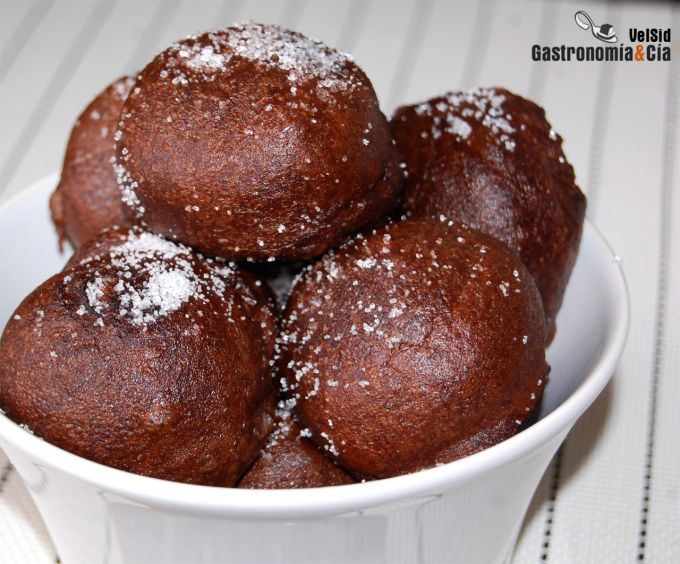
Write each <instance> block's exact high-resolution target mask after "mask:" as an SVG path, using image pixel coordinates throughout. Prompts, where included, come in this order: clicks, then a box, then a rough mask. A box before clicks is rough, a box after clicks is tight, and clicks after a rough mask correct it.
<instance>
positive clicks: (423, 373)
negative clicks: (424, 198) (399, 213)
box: [279, 220, 548, 478]
mask: <svg viewBox="0 0 680 564" xmlns="http://www.w3.org/2000/svg"><path fill="white" fill-rule="evenodd" d="M543 330H544V319H543V310H542V305H541V299H540V296H539V294H538V291H537V290H536V287H535V284H534V282H533V280H532V278H531V276H530V275H529V273H528V271H527V270H526V268H525V267H524V265H523V264H522V262H521V261H520V260H519V258H517V257H516V255H515V254H514V253H511V252H510V251H509V250H508V249H507V248H506V246H505V245H503V244H502V243H500V242H499V241H497V240H496V239H493V238H492V237H490V236H488V235H484V234H482V233H480V232H478V231H475V230H472V229H469V228H467V227H463V226H461V225H459V224H455V223H453V222H450V221H449V222H434V221H430V220H406V221H402V222H399V223H395V224H390V225H388V226H386V227H385V228H384V229H382V230H379V231H374V232H372V233H371V234H369V235H367V236H359V237H358V238H355V239H353V240H351V241H350V242H349V243H347V244H345V245H344V246H343V247H342V248H340V249H339V250H338V251H336V252H331V253H329V254H328V255H326V256H325V257H324V258H323V259H322V260H320V261H318V262H317V263H316V264H315V265H314V266H312V267H311V268H310V269H308V270H307V271H306V272H305V274H304V275H303V276H302V278H301V279H300V281H299V282H298V283H297V284H296V285H295V286H294V288H293V291H292V293H291V296H290V298H289V301H288V308H287V311H286V316H285V318H284V320H283V327H282V334H281V337H280V344H281V358H280V367H279V368H280V372H281V377H282V378H284V380H283V387H284V389H285V390H287V393H288V394H289V396H290V397H291V399H293V400H296V402H297V405H296V407H295V410H296V417H297V419H298V421H299V423H300V425H301V426H305V427H308V428H309V429H310V431H311V439H312V440H313V441H315V442H316V443H317V445H318V446H319V447H320V448H322V449H325V450H326V451H327V452H329V453H330V454H331V455H332V456H333V458H334V460H335V461H336V462H337V463H338V465H340V466H341V467H343V468H345V469H346V470H348V471H350V472H352V473H353V474H355V475H358V476H363V477H366V478H386V477H389V476H394V475H398V474H404V473H407V472H413V471H416V470H420V469H423V468H428V467H431V466H434V465H436V464H438V463H445V462H450V461H452V460H455V459H458V458H461V457H463V456H466V455H468V454H472V453H474V452H477V451H479V450H482V449H484V448H486V447H489V446H492V445H494V444H496V443H498V442H499V441H502V440H504V439H506V438H508V437H511V436H512V435H514V434H516V433H517V432H518V431H519V430H520V429H521V428H522V425H523V424H524V422H525V421H526V420H527V419H528V418H529V417H530V416H531V414H532V413H533V412H534V411H535V408H536V406H537V405H538V403H539V402H540V399H541V396H542V392H543V388H544V385H545V383H546V378H547V373H548V366H547V365H546V362H545V354H544V349H543V342H544V333H543Z"/></svg>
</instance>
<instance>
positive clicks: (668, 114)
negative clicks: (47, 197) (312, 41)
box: [0, 0, 680, 564]
mask: <svg viewBox="0 0 680 564" xmlns="http://www.w3.org/2000/svg"><path fill="white" fill-rule="evenodd" d="M579 9H586V10H587V11H588V12H589V13H590V14H591V15H592V16H593V18H594V19H595V20H596V21H598V22H607V23H611V24H613V25H614V27H615V28H616V29H617V30H618V31H619V33H620V41H627V33H628V28H630V27H636V28H644V27H653V28H667V27H671V28H672V33H673V42H672V52H673V53H672V57H673V62H672V63H668V62H645V63H597V62H589V63H585V62H580V63H579V62H571V63H553V62H551V63H538V62H533V61H532V60H531V45H533V44H535V43H539V44H561V43H566V44H575V45H582V44H588V41H589V40H590V41H591V43H592V38H589V37H588V36H586V33H589V32H584V31H583V30H581V29H579V28H578V27H577V26H576V25H575V23H574V13H575V11H577V10H579ZM237 20H255V21H264V22H278V23H281V24H283V25H286V26H288V27H292V28H294V29H297V30H299V31H302V32H304V33H307V34H309V35H312V36H314V37H318V38H320V39H323V40H324V41H326V42H327V43H329V44H330V45H333V46H336V47H338V48H339V49H341V50H344V51H349V52H351V53H353V54H354V55H355V58H356V60H357V61H358V62H359V64H360V65H361V66H362V67H363V68H364V70H365V71H366V72H367V74H368V76H369V77H370V78H371V79H372V81H373V83H374V85H375V88H376V90H377V92H378V94H379V96H380V99H381V102H382V104H383V109H384V111H385V112H386V113H387V114H388V115H389V114H391V112H392V111H393V110H394V108H395V107H396V106H397V105H399V104H401V103H407V102H408V103H412V102H416V101H420V100H423V99H426V98H428V97H431V96H434V95H437V94H440V93H443V92H445V91H447V90H451V89H461V88H468V87H471V86H474V85H487V86H488V85H502V86H505V87H507V88H509V89H511V90H514V91H515V92H517V93H519V94H522V95H525V96H528V97H530V98H533V99H534V100H536V101H537V102H538V103H540V104H541V105H543V106H544V107H545V108H546V111H547V114H548V118H549V119H550V121H551V122H552V124H553V126H554V128H555V129H556V130H557V131H559V132H560V134H561V135H562V136H563V137H564V138H565V151H566V153H567V155H568V157H569V159H570V161H571V162H572V164H573V165H574V168H575V169H576V174H577V179H578V182H579V184H580V186H581V187H582V189H583V190H584V191H585V192H586V193H587V195H588V199H589V209H588V215H589V216H590V219H591V220H592V221H593V222H594V224H595V225H596V226H597V227H598V229H599V230H601V231H602V232H603V234H604V235H605V237H606V238H607V239H608V240H609V242H610V243H611V244H612V246H613V247H614V249H616V251H617V252H618V254H619V255H620V256H621V258H622V263H623V267H624V270H625V272H626V275H627V279H628V284H629V287H630V294H631V302H632V326H631V331H630V335H629V339H628V345H627V348H626V351H625V353H624V355H623V359H622V361H621V363H620V366H619V369H618V370H617V373H616V375H615V377H614V378H613V381H612V383H611V384H610V385H609V386H608V387H607V389H606V390H605V392H604V393H603V394H602V396H601V397H600V398H599V399H598V400H597V402H596V403H595V404H594V405H593V406H592V408H591V409H590V410H589V411H588V412H587V413H586V414H585V415H584V416H583V417H582V419H581V420H580V421H579V423H578V424H577V425H576V427H575V428H574V430H573V431H572V433H571V434H570V436H569V437H568V439H567V441H566V443H565V444H564V446H563V447H562V449H561V450H560V451H559V453H558V454H557V456H556V457H555V460H554V461H553V463H552V465H551V466H550V468H549V469H548V471H547V472H546V474H545V476H544V479H543V481H542V482H541V485H540V486H539V488H538V490H537V492H536V495H535V497H534V500H533V503H532V505H531V508H530V510H529V513H528V515H527V517H526V520H525V524H524V528H523V531H522V534H521V537H520V539H519V543H518V546H517V549H516V552H515V557H514V562H515V564H525V563H538V562H557V563H565V564H567V563H581V562H593V563H622V562H633V561H640V560H646V561H649V562H660V563H665V562H679V561H680V441H679V439H678V432H679V431H680V408H679V406H680V374H678V366H679V365H680V347H679V344H680V170H679V167H680V143H679V140H678V129H679V113H678V104H679V102H680V83H679V80H680V77H679V76H678V75H679V71H680V69H679V65H678V61H680V47H679V45H680V44H679V42H678V40H677V34H680V9H679V8H678V7H677V4H675V5H674V4H671V3H648V2H633V3H614V2H610V3H598V2H585V1H581V2H576V3H572V2H568V1H550V0H545V1H544V2H539V1H530V0H505V1H500V0H496V1H494V0H482V1H479V2H451V1H447V0H437V1H419V2H418V1H387V0H384V1H380V0H372V1H371V0H355V1H347V0H339V1H338V0H335V1H330V0H329V1H311V0H310V1H304V0H287V1H283V0H270V1H250V2H246V1H219V2H218V1H214V0H201V1H190V0H185V1H172V0H170V1H161V0H148V1H131V0H118V1H111V0H100V1H98V2H86V1H80V2H78V1H70V0H30V1H11V0H10V1H8V0H0V204H1V203H2V202H5V201H6V200H7V199H9V198H11V197H12V196H13V195H14V194H17V193H18V192H20V191H21V190H22V189H23V188H25V187H26V186H28V185H29V184H30V183H32V182H33V181H35V180H37V179H39V178H41V177H43V176H45V175H47V174H48V173H50V172H53V171H55V170H57V169H58V168H59V167H60V165H61V159H62V157H63V152H64V147H65V144H66V141H67V139H68V135H69V131H70V128H71V126H72V125H73V122H74V120H75V118H76V117H77V115H78V114H79V113H80V112H81V111H82V109H83V108H84V107H85V106H86V105H87V103H88V102H89V100H90V99H91V98H92V97H93V96H94V95H95V94H96V93H97V92H98V91H100V90H101V89H102V88H103V87H104V86H105V85H106V84H108V83H109V82H111V81H112V80H113V79H115V78H116V77H118V76H120V75H122V74H125V73H133V72H135V71H136V70H138V69H140V68H141V67H143V66H144V64H145V63H146V62H147V61H148V60H150V58H151V57H152V56H153V54H154V53H155V52H157V51H158V50H160V49H162V48H163V47H165V46H167V45H168V44H169V43H170V42H172V41H173V40H175V39H177V38H180V37H182V36H184V35H186V34H189V33H193V32H198V31H202V30H206V29H210V28H215V27H219V26H223V25H228V24H230V23H232V22H234V21H237ZM0 244H10V242H6V241H2V242H0ZM7 275H8V274H7V273H4V272H3V273H2V274H0V291H2V288H1V285H2V278H4V277H5V276H7ZM28 290H29V289H28V288H27V291H28ZM575 354H577V351H575ZM56 559H57V555H56V553H55V550H54V548H53V546H52V544H51V541H50V539H49V535H48V534H47V532H46V530H45V528H44V525H43V524H42V521H41V519H40V517H39V515H38V513H37V511H36V509H35V506H34V505H33V502H32V501H31V499H30V497H29V495H28V494H27V492H26V490H25V489H24V487H23V485H22V484H21V480H20V479H19V477H18V475H17V474H16V472H14V471H13V470H12V468H11V466H10V464H9V462H8V461H7V459H6V457H5V456H4V455H3V454H2V453H1V452H0V562H2V563H5V562H7V563H15V562H32V563H42V562H55V560H56Z"/></svg>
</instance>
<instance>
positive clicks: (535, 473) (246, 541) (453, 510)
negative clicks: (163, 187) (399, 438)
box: [0, 175, 628, 564]
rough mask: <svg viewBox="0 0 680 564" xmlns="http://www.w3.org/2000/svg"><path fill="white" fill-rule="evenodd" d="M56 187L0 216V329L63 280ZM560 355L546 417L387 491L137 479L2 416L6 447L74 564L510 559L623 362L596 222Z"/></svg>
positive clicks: (624, 309) (569, 302) (623, 300)
mask: <svg viewBox="0 0 680 564" xmlns="http://www.w3.org/2000/svg"><path fill="white" fill-rule="evenodd" d="M56 180H57V178H56V175H53V176H50V177H49V178H46V179H44V180H42V181H40V182H38V183H37V184H36V185H34V186H33V187H31V188H30V189H28V190H26V191H25V192H22V193H21V194H20V195H19V196H18V197H16V198H14V199H13V200H11V201H10V202H9V203H7V204H6V205H5V206H3V207H2V208H0V241H2V242H3V244H2V246H0V264H1V265H2V272H3V274H2V277H1V284H2V286H1V288H0V327H2V326H4V325H5V323H6V321H7V319H9V317H10V315H11V314H12V312H13V310H14V309H15V308H16V306H17V305H18V304H19V303H20V301H21V300H22V299H23V298H24V297H25V296H26V295H27V294H28V293H29V292H30V291H31V290H33V288H35V287H36V286H37V285H38V284H40V283H41V282H42V281H43V280H45V279H46V278H47V277H48V276H49V275H51V274H53V273H55V272H56V271H58V270H59V269H60V268H61V266H62V264H63V263H64V262H65V260H66V257H65V256H62V255H60V254H59V253H58V250H57V243H56V237H55V234H54V230H53V228H52V225H51V223H50V220H49V215H48V211H47V198H48V195H49V193H50V192H51V190H52V189H53V188H54V186H55V184H56ZM557 324H558V331H557V337H556V339H555V341H554V343H553V344H552V346H551V347H550V349H549V351H548V361H549V363H550V365H551V366H552V372H551V375H550V383H549V385H548V387H547V389H546V393H545V399H544V403H543V412H542V414H541V419H540V421H538V422H537V423H536V424H535V425H533V426H532V427H530V428H529V429H526V430H525V431H522V432H521V433H520V434H518V435H517V436H515V437H513V438H511V439H509V440H507V441H504V442H503V443H501V444H498V445H496V446H494V447H492V448H489V449H487V450H485V451H483V452H480V453H478V454H475V455H473V456H470V457H467V458H464V459H462V460H458V461H456V462H453V463H451V464H446V465H444V466H440V467H438V468H433V469H431V470H425V471H422V472H417V473H415V474H410V475H407V476H400V477H397V478H391V479H387V480H379V481H375V482H369V483H364V484H356V485H349V486H339V487H333V488H317V489H310V490H278V491H255V490H253V491H251V490H237V489H228V488H214V487H206V486H194V485H188V484H179V483H173V482H166V481H162V480H156V479H152V478H146V477H142V476H137V475H134V474H129V473H126V472H122V471H119V470H115V469H113V468H108V467H106V466H102V465H100V464H96V463H94V462H90V461H89V460H85V459H83V458H80V457H78V456H75V455H73V454H70V453H68V452H66V451H63V450H61V449H59V448H57V447H54V446H52V445H50V444H48V443H46V442H44V441H42V440H40V439H38V438H36V437H34V436H32V435H30V434H29V433H27V432H26V431H24V430H23V429H21V428H20V427H19V426H17V425H15V424H14V423H13V422H12V421H10V420H9V419H7V418H6V417H4V416H2V415H0V445H1V446H2V447H3V448H4V449H5V450H6V452H7V454H8V456H9V457H10V459H11V461H12V463H13V464H14V466H15V467H16V469H17V471H18V472H19V474H20V475H21V477H22V478H23V480H24V481H25V483H26V486H27V487H28V489H29V491H30V492H31V495H32V496H33V499H34V500H35V502H36V503H37V505H38V508H39V509H40V512H41V514H42V516H43V518H44V519H45V522H46V524H47V528H48V529H49V531H50V534H51V535H52V538H53V540H54V543H55V545H56V547H57V550H58V552H59V555H60V557H61V561H62V562H63V563H64V564H74V563H79V562H83V563H90V562H110V563H123V562H124V563H127V564H131V563H145V564H147V563H151V562H163V563H173V562H191V563H199V562H200V563H203V562H206V563H207V562H211V563H212V562H238V563H245V562H277V563H282V562H296V563H298V562H314V563H321V562H342V563H345V562H386V563H390V564H393V563H399V562H404V563H406V562H408V563H411V562H485V563H493V562H503V561H504V560H505V559H506V558H507V557H508V555H509V554H510V553H511V550H512V547H513V545H514V542H515V539H516V536H517V533H518V531H519V527H520V525H521V522H522V518H523V516H524V513H525V511H526V509H527V506H528V504H529V501H530V499H531V496H532V494H533V492H534V490H535V489H536V486H537V485H538V483H539V480H540V478H541V475H542V474H543V472H544V471H545V468H546V467H547V465H548V463H549V461H550V459H551V457H552V456H553V454H554V453H555V451H556V450H557V448H558V447H559V445H560V443H561V442H562V441H563V440H564V438H565V436H566V435H567V433H568V432H569V430H570V429H571V427H572V426H573V424H574V423H575V422H576V420H577V419H578V417H579V416H580V415H581V414H582V413H583V412H584V411H585V409H586V408H587V407H588V406H589V405H590V404H591V403H592V402H593V400H594V399H595V398H596V397H597V396H598V394H599V393H600V392H601V391H602V389H603V388H604V386H605V384H606V383H607V381H608V380H609V378H610V376H611V374H612V373H613V371H614V368H615V366H616V363H617V361H618V359H619V357H620V355H621V352H622V349H623V345H624V342H625V338H626V333H627V328H628V297H627V291H626V286H625V282H624V279H623V275H622V272H621V269H620V268H619V264H618V261H617V259H616V257H615V256H614V255H613V254H612V251H611V250H610V249H609V247H608V246H607V244H606V242H605V241H604V239H603V238H602V236H601V235H599V234H598V232H597V231H596V230H595V229H594V228H593V227H592V226H591V225H590V224H586V226H585V231H584V234H583V242H582V245H581V251H580V254H579V258H578V262H577V264H576V267H575V269H574V272H573V275H572V278H571V281H570V283H569V288H568V290H567V293H566V296H565V300H564V305H563V307H562V311H561V312H560V315H559V317H558V320H557Z"/></svg>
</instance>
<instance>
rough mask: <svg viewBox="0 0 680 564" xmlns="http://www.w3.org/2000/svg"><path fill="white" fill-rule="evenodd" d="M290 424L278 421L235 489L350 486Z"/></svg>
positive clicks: (340, 473) (350, 478) (347, 477)
mask: <svg viewBox="0 0 680 564" xmlns="http://www.w3.org/2000/svg"><path fill="white" fill-rule="evenodd" d="M300 431H301V429H300V427H298V426H297V425H296V424H295V423H293V422H292V421H287V422H283V421H280V422H279V427H278V428H277V429H276V431H274V433H273V435H274V436H272V437H270V439H269V443H268V445H267V447H266V448H265V450H264V451H263V452H262V454H261V455H260V457H259V458H258V459H257V460H256V461H255V464H253V467H252V468H251V469H250V470H249V471H248V473H247V474H246V475H245V476H244V477H243V479H242V480H241V482H240V483H239V488H248V489H285V488H319V487H323V486H340V485H342V484H352V483H354V479H353V478H352V477H351V476H350V475H349V474H347V473H346V472H344V471H343V470H341V469H340V468H338V467H337V466H336V465H335V464H333V463H332V462H331V461H330V460H329V459H328V458H326V457H325V456H324V455H323V454H322V453H321V452H319V450H318V449H317V448H316V447H315V446H314V444H313V443H312V442H310V441H309V440H308V439H306V438H304V437H301V436H300Z"/></svg>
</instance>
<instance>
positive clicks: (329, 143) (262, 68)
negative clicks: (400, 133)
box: [117, 24, 401, 259]
mask: <svg viewBox="0 0 680 564" xmlns="http://www.w3.org/2000/svg"><path fill="white" fill-rule="evenodd" d="M136 86H137V87H138V88H139V90H137V88H135V90H133V92H132V93H131V95H130V96H129V98H128V99H127V101H126V103H125V107H124V110H123V114H122V122H121V123H122V125H121V127H120V133H119V134H118V137H119V140H118V142H117V162H118V169H117V170H118V173H119V175H120V181H121V184H122V185H123V187H124V192H125V193H126V200H127V201H129V203H130V204H132V205H133V206H134V207H136V209H137V210H138V211H140V212H142V213H143V216H142V217H143V221H144V222H145V223H146V225H148V227H149V228H150V229H152V230H153V231H156V232H158V233H162V234H164V235H166V236H168V237H170V238H172V239H175V240H179V241H182V242H184V243H186V244H189V245H192V246H194V247H195V248H197V249H199V250H201V251H203V252H205V253H207V254H209V255H216V256H222V257H225V258H228V259H232V258H246V257H253V258H256V259H264V258H267V257H271V256H275V257H279V258H282V259H300V258H309V257H312V256H315V255H318V254H321V253H322V252H324V251H325V250H327V249H328V248H330V247H331V246H334V245H337V244H338V243H340V242H341V241H342V240H343V238H344V237H345V236H346V235H347V234H349V233H351V232H352V231H355V230H356V229H358V228H359V227H361V226H363V225H366V224H369V223H371V222H374V221H376V220H377V219H379V218H382V217H385V216H386V215H387V214H388V213H389V212H390V210H391V209H393V208H394V207H395V206H396V205H397V203H398V202H397V196H398V193H399V189H400V181H401V176H400V175H399V174H396V173H395V172H396V169H395V166H396V150H395V149H394V147H393V145H392V141H391V137H390V132H389V126H388V123H387V121H386V119H385V117H384V116H383V114H382V113H381V111H380V108H379V106H378V101H377V98H376V95H375V92H374V90H373V87H372V86H371V83H370V81H369V79H368V78H367V77H366V75H365V74H364V73H363V71H361V69H359V67H358V66H357V65H356V64H355V63H354V62H352V60H351V59H350V58H348V57H347V56H345V55H343V54H340V53H338V52H337V51H335V50H333V49H330V48H328V47H326V46H324V45H322V44H320V43H318V42H313V41H312V40H310V39H308V38H306V37H304V36H302V35H300V34H297V33H294V32H289V31H287V30H284V29H282V28H279V27H275V26H263V25H259V24H248V25H246V26H244V27H242V26H235V27H232V28H227V29H225V30H222V31H219V32H214V33H206V34H203V35H201V36H199V37H196V38H188V39H184V40H182V41H180V42H179V43H177V44H175V45H173V46H171V47H170V48H168V49H167V50H165V51H163V52H162V53H160V54H159V55H158V56H157V57H156V58H155V59H154V60H153V61H152V62H151V63H149V65H148V66H147V67H146V68H145V69H144V70H143V71H142V73H141V78H140V79H139V80H138V81H137V85H136Z"/></svg>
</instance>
